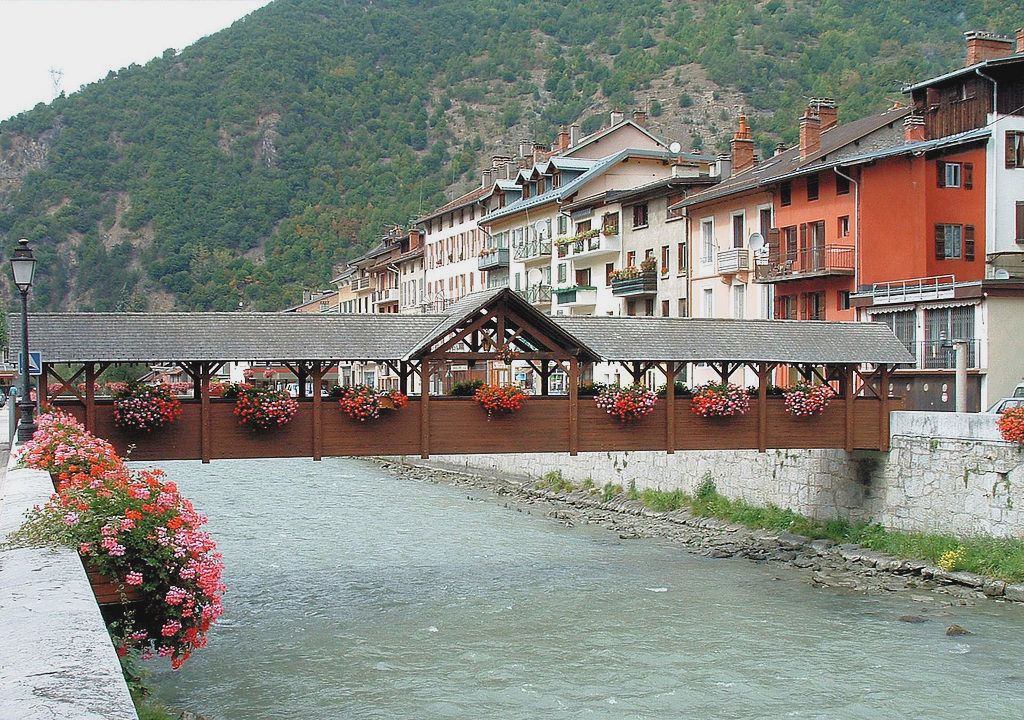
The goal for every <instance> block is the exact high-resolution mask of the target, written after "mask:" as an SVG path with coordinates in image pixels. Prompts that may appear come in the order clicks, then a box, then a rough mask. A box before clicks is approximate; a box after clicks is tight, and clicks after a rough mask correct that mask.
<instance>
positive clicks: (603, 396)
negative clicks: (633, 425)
mask: <svg viewBox="0 0 1024 720" xmlns="http://www.w3.org/2000/svg"><path fill="white" fill-rule="evenodd" d="M657 402H658V395H657V394H656V393H655V392H654V391H653V390H648V389H647V388H646V387H644V386H643V385H628V386H626V387H621V388H619V387H612V388H606V389H605V390H603V391H602V392H601V393H600V394H598V396H597V397H595V398H594V404H595V405H597V406H598V407H599V408H601V409H602V410H604V411H605V412H606V413H608V414H609V415H611V416H612V417H613V418H617V419H618V420H619V421H621V422H622V423H623V424H625V423H627V422H629V421H630V420H639V419H640V418H642V417H643V416H645V415H650V414H651V413H652V412H654V406H655V405H656V404H657Z"/></svg>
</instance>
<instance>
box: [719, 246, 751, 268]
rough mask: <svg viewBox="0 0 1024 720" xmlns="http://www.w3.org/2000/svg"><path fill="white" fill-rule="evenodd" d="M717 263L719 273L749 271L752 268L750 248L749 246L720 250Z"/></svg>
mask: <svg viewBox="0 0 1024 720" xmlns="http://www.w3.org/2000/svg"><path fill="white" fill-rule="evenodd" d="M716 265H717V271H718V274H719V275H727V274H731V273H738V272H747V271H748V270H750V250H749V249H748V248H729V249H728V250H720V251H719V253H718V258H717V259H716Z"/></svg>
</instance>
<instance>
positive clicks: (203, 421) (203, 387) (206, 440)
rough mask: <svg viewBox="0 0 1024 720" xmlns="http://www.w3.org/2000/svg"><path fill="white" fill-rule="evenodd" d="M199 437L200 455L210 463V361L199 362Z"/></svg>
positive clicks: (204, 461)
mask: <svg viewBox="0 0 1024 720" xmlns="http://www.w3.org/2000/svg"><path fill="white" fill-rule="evenodd" d="M198 368H199V372H198V373H197V374H198V376H199V377H198V379H199V417H200V423H199V438H200V457H201V458H202V461H203V464H204V465H205V464H208V463H209V462H210V459H211V457H212V452H211V447H212V445H213V443H212V440H213V437H212V431H211V429H210V368H211V365H210V363H199V364H198Z"/></svg>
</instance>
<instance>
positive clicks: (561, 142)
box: [558, 127, 570, 150]
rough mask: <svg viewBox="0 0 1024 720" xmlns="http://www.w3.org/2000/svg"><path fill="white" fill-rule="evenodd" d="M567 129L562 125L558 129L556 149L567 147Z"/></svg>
mask: <svg viewBox="0 0 1024 720" xmlns="http://www.w3.org/2000/svg"><path fill="white" fill-rule="evenodd" d="M569 140H570V138H569V131H568V130H566V129H565V128H564V127H563V128H562V129H561V130H559V131H558V149H559V150H565V149H566V148H567V147H569Z"/></svg>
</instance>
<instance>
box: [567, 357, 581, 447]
mask: <svg viewBox="0 0 1024 720" xmlns="http://www.w3.org/2000/svg"><path fill="white" fill-rule="evenodd" d="M579 389H580V361H579V360H577V359H576V358H571V359H570V360H569V454H570V455H575V454H576V453H577V452H578V450H579V440H580V439H579V434H580V428H579V423H580V395H579Z"/></svg>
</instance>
